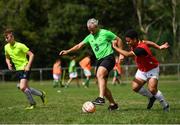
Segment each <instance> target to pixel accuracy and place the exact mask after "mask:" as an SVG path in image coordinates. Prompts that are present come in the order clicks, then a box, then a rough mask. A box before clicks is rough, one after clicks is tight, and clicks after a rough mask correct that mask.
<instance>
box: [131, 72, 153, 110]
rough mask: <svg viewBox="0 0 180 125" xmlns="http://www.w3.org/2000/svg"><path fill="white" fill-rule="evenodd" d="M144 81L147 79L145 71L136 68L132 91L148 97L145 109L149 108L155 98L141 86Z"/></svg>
mask: <svg viewBox="0 0 180 125" xmlns="http://www.w3.org/2000/svg"><path fill="white" fill-rule="evenodd" d="M146 81H147V76H146V73H145V72H142V71H140V70H138V71H137V72H136V74H135V78H134V80H133V82H132V89H133V91H135V92H137V93H139V94H140V95H143V96H146V97H148V104H147V109H151V108H152V106H153V104H154V102H155V100H156V99H155V97H154V96H153V94H152V93H151V92H150V91H149V90H147V89H145V88H144V87H143V85H144V84H145V82H146Z"/></svg>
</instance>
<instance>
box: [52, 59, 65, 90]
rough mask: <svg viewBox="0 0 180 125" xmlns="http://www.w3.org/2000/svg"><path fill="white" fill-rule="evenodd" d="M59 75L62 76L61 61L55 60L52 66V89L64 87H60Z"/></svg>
mask: <svg viewBox="0 0 180 125" xmlns="http://www.w3.org/2000/svg"><path fill="white" fill-rule="evenodd" d="M61 74H62V67H61V60H60V59H57V60H56V61H55V63H54V64H53V79H54V80H53V87H54V88H55V87H59V85H60V87H64V86H63V85H62V80H61Z"/></svg>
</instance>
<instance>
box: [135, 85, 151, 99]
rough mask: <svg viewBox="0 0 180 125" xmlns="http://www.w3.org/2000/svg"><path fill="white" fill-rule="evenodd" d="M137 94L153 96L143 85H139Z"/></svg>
mask: <svg viewBox="0 0 180 125" xmlns="http://www.w3.org/2000/svg"><path fill="white" fill-rule="evenodd" d="M138 93H139V94H141V95H143V96H146V97H148V98H151V97H153V95H152V94H151V92H150V91H149V90H147V89H145V88H144V87H141V88H140V89H139V91H138Z"/></svg>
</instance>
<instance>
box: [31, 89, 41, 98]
mask: <svg viewBox="0 0 180 125" xmlns="http://www.w3.org/2000/svg"><path fill="white" fill-rule="evenodd" d="M29 89H30V90H31V93H32V94H33V95H36V96H42V92H41V91H39V90H37V89H34V88H29Z"/></svg>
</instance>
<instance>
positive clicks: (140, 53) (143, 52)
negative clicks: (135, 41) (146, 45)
mask: <svg viewBox="0 0 180 125" xmlns="http://www.w3.org/2000/svg"><path fill="white" fill-rule="evenodd" d="M133 52H134V54H135V55H136V56H146V55H148V53H147V52H146V50H145V49H143V48H140V47H137V48H135V49H134V51H133Z"/></svg>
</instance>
